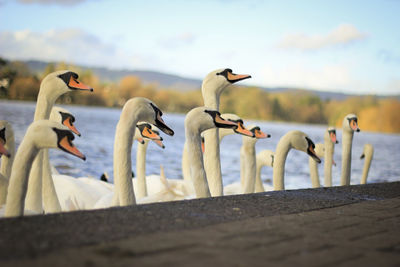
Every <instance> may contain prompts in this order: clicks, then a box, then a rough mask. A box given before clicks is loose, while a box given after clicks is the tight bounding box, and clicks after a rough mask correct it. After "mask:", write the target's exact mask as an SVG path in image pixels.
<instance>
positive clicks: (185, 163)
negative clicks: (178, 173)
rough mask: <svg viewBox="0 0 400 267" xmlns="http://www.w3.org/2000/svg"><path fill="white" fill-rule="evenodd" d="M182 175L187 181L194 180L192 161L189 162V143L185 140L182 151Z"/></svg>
mask: <svg viewBox="0 0 400 267" xmlns="http://www.w3.org/2000/svg"><path fill="white" fill-rule="evenodd" d="M182 175H183V179H184V180H185V181H186V182H190V183H191V182H192V178H191V177H190V162H189V149H188V143H187V141H185V144H184V145H183V153H182Z"/></svg>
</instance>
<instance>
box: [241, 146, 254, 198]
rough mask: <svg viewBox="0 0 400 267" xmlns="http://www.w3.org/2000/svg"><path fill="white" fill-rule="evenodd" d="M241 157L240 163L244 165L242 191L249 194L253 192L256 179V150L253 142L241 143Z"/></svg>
mask: <svg viewBox="0 0 400 267" xmlns="http://www.w3.org/2000/svg"><path fill="white" fill-rule="evenodd" d="M242 148H243V152H244V153H243V157H241V160H243V161H244V164H243V165H242V166H243V167H244V172H243V182H244V183H243V193H244V194H250V193H254V190H255V179H256V150H255V143H253V144H246V143H245V142H244V143H243V145H242Z"/></svg>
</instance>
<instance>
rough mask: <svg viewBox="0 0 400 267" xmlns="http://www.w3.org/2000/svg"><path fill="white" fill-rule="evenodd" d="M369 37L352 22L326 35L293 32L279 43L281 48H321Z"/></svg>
mask: <svg viewBox="0 0 400 267" xmlns="http://www.w3.org/2000/svg"><path fill="white" fill-rule="evenodd" d="M366 38H367V34H366V33H362V32H361V31H359V30H358V29H357V28H356V27H355V26H353V25H351V24H342V25H339V26H338V27H337V28H335V29H333V30H332V31H331V32H330V33H328V34H325V35H306V34H304V33H299V34H291V35H287V36H286V37H284V38H283V39H282V40H281V41H280V42H279V44H278V48H281V49H298V50H303V51H312V50H319V49H323V48H326V47H335V46H340V45H347V44H351V43H354V42H356V41H361V40H364V39H366Z"/></svg>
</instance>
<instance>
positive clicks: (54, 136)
mask: <svg viewBox="0 0 400 267" xmlns="http://www.w3.org/2000/svg"><path fill="white" fill-rule="evenodd" d="M25 138H27V139H29V140H30V141H32V142H33V144H34V146H35V147H36V148H37V149H42V148H59V149H61V150H62V151H64V152H67V153H70V154H72V155H74V156H76V157H78V158H80V159H83V160H86V157H85V156H84V155H83V154H82V153H81V152H80V151H79V150H78V149H77V148H76V147H75V145H74V144H73V143H72V141H73V140H74V138H75V137H74V135H73V133H72V132H71V130H70V129H68V127H66V126H64V125H62V124H60V123H58V122H54V121H49V120H38V121H35V122H33V123H32V124H31V125H30V126H29V127H28V130H27V131H26V136H25Z"/></svg>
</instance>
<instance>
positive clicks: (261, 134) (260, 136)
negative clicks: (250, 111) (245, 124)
mask: <svg viewBox="0 0 400 267" xmlns="http://www.w3.org/2000/svg"><path fill="white" fill-rule="evenodd" d="M249 129H250V131H251V132H252V133H253V136H254V137H255V138H257V139H264V138H270V137H271V135H270V134H267V133H264V132H263V131H261V129H260V127H258V126H257V125H252V126H250V127H249Z"/></svg>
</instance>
